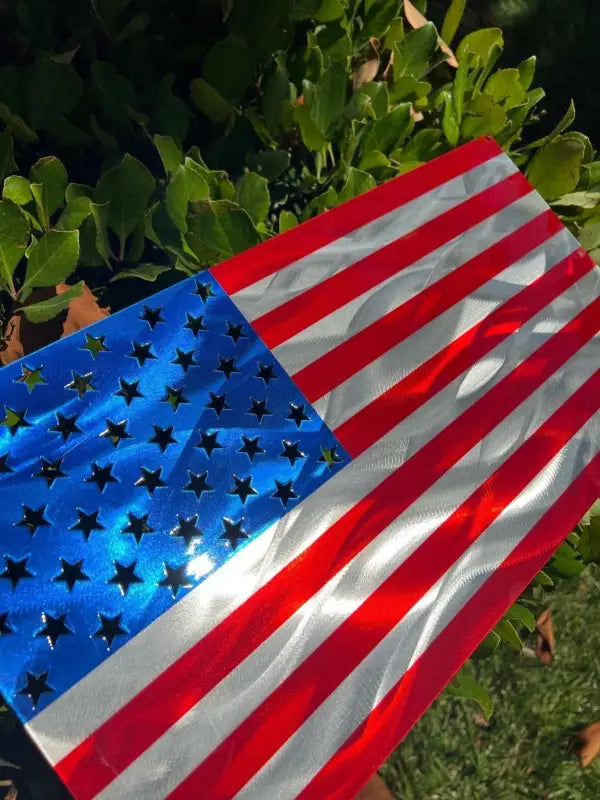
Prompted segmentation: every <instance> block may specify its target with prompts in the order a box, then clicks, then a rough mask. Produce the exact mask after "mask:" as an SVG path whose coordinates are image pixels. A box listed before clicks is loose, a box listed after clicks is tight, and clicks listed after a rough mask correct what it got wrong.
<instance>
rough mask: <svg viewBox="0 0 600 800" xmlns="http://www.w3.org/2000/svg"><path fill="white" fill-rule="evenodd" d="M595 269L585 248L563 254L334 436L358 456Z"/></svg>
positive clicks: (377, 399)
mask: <svg viewBox="0 0 600 800" xmlns="http://www.w3.org/2000/svg"><path fill="white" fill-rule="evenodd" d="M593 267H594V263H593V262H592V260H591V259H590V257H589V256H588V255H587V253H586V252H585V250H583V249H580V250H577V251H576V252H574V253H572V254H571V255H570V256H567V258H565V259H563V260H562V261H560V262H559V263H558V264H556V265H555V266H554V267H553V268H552V269H551V270H549V271H548V272H545V273H544V274H543V275H540V277H539V278H536V280H535V281H533V282H532V283H531V284H529V285H528V286H526V287H525V288H523V289H521V291H520V292H518V293H517V294H516V295H515V296H514V297H511V298H510V299H509V300H507V301H506V302H505V303H503V304H502V305H501V306H499V307H498V308H496V309H495V310H494V311H492V313H491V314H489V315H488V316H487V317H486V318H485V319H483V320H482V321H481V322H478V323H477V324H476V325H473V327H472V328H469V330H467V331H465V332H464V333H463V334H462V335H461V336H459V337H458V338H457V339H455V340H454V341H453V342H451V343H450V344H449V345H447V346H446V347H444V348H443V350H440V351H439V352H438V353H436V354H435V355H434V356H432V357H431V358H429V359H428V360H427V361H425V362H424V363H423V364H421V366H419V367H417V368H416V369H415V370H413V371H412V372H411V373H409V374H408V375H407V376H406V377H405V378H403V379H402V380H400V381H398V383H396V384H394V385H393V386H391V387H390V388H389V389H388V390H387V391H386V392H384V393H383V394H381V395H380V396H379V397H377V398H376V399H375V400H373V402H372V403H369V405H368V406H365V407H364V408H363V409H362V410H361V411H359V412H357V413H356V414H355V415H354V416H353V417H351V418H350V419H349V420H347V421H346V422H344V423H342V424H341V425H340V426H339V427H338V428H336V429H335V431H334V433H335V436H336V438H337V439H338V440H339V441H340V442H341V444H342V445H343V446H344V447H345V448H346V450H347V451H348V452H349V453H350V455H351V456H352V457H353V458H356V456H358V455H360V454H361V453H362V452H363V451H364V450H366V449H367V447H370V446H371V445H372V444H373V443H374V442H376V441H377V440H378V439H380V438H381V437H382V436H383V435H384V434H386V433H387V432H388V431H390V430H391V429H392V428H393V427H395V426H396V425H398V424H399V423H400V422H402V420H403V419H406V417H407V416H408V415H409V414H412V412H413V411H415V410H416V409H417V408H419V406H421V405H423V403H426V402H427V401H428V400H429V399H431V398H432V397H433V396H434V395H435V394H437V393H438V392H440V391H441V390H442V389H443V388H444V387H446V386H448V384H450V383H451V382H452V381H453V380H454V379H455V378H457V377H458V376H459V375H460V374H462V373H463V372H464V371H465V370H467V369H469V367H470V366H472V365H473V364H475V363H476V362H477V361H479V360H480V359H481V358H483V357H484V356H485V355H486V354H487V353H489V352H490V351H491V350H493V348H494V347H496V346H497V345H498V344H500V342H502V341H504V339H506V338H507V337H508V336H510V335H511V334H512V333H514V332H515V331H516V330H518V329H519V328H520V327H521V326H522V325H523V324H524V323H525V322H527V320H529V319H531V318H532V317H533V316H534V315H535V314H537V313H538V312H539V311H541V310H542V308H544V307H545V306H547V305H548V304H549V303H551V302H552V300H554V299H555V298H556V297H557V296H558V295H560V294H562V292H564V291H566V290H567V289H568V288H569V287H570V286H572V285H573V284H574V283H575V282H576V281H578V280H579V279H580V278H582V277H583V276H584V275H585V274H586V273H587V272H589V271H590V270H591V269H592V268H593ZM415 314H418V309H417V310H416V311H415Z"/></svg>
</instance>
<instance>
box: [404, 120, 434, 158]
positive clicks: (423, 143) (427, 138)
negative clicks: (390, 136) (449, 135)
mask: <svg viewBox="0 0 600 800" xmlns="http://www.w3.org/2000/svg"><path fill="white" fill-rule="evenodd" d="M441 139H442V132H441V131H439V130H437V129H435V128H422V129H421V130H420V131H417V133H415V135H414V136H411V137H410V139H409V140H408V142H407V143H406V147H405V148H404V151H403V154H402V157H403V159H404V160H406V161H421V162H423V161H430V160H431V159H432V158H435V157H436V156H437V155H439V154H440V153H441V152H442V144H441Z"/></svg>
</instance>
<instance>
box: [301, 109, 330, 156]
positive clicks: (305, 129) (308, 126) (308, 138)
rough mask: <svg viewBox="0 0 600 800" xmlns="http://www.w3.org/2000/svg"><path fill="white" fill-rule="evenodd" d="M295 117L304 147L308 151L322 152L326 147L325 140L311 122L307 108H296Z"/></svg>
mask: <svg viewBox="0 0 600 800" xmlns="http://www.w3.org/2000/svg"><path fill="white" fill-rule="evenodd" d="M295 115H296V122H297V123H298V127H299V128H300V136H301V137H302V141H303V142H304V145H305V146H306V147H307V148H308V149H309V150H313V151H315V150H316V151H320V150H322V149H323V148H324V147H325V146H326V145H327V140H326V139H325V137H324V136H323V134H322V133H321V131H320V130H319V129H318V128H317V126H316V125H315V123H314V122H313V120H312V117H311V115H310V109H309V108H308V106H305V105H302V106H296V109H295Z"/></svg>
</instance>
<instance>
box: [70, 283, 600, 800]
mask: <svg viewBox="0 0 600 800" xmlns="http://www.w3.org/2000/svg"><path fill="white" fill-rule="evenodd" d="M599 327H600V298H598V299H596V300H594V301H593V302H592V303H591V304H590V305H589V306H588V307H587V308H586V309H584V310H583V311H582V312H581V313H580V314H579V315H578V316H577V317H575V318H574V319H573V320H571V322H569V323H568V324H567V325H565V326H564V327H563V328H562V329H561V330H560V331H559V332H558V333H557V334H555V335H554V336H553V337H551V338H550V339H548V341H547V342H545V343H544V344H543V345H542V346H541V347H540V348H538V350H537V351H536V352H535V353H534V354H533V355H531V356H530V357H529V358H528V359H526V360H525V361H524V362H523V363H522V364H520V365H519V367H517V368H516V369H515V370H513V371H512V372H511V373H510V374H508V375H506V376H505V377H504V378H503V379H502V380H501V381H500V382H499V383H498V384H496V385H495V386H494V387H493V388H492V389H490V390H489V392H488V393H487V394H486V395H484V396H483V397H482V398H480V399H479V400H477V401H476V402H475V403H473V405H472V406H471V407H470V408H468V409H467V410H466V411H465V412H463V414H461V416H460V417H458V418H457V419H456V420H454V421H453V422H452V423H450V424H449V425H448V426H447V427H446V428H445V429H444V430H443V431H441V433H439V434H438V435H437V436H436V437H434V439H432V440H431V441H430V442H429V443H428V444H427V445H425V446H424V447H423V448H422V449H421V450H419V451H418V452H417V453H415V455H414V456H412V457H411V458H410V459H409V460H408V461H406V462H405V463H404V464H403V465H402V466H401V467H399V468H398V469H397V470H396V471H395V472H394V473H392V474H391V475H390V476H388V478H386V479H385V480H384V481H382V483H380V484H379V486H377V487H376V488H375V489H374V490H373V491H372V492H371V493H370V494H369V495H367V497H365V498H364V499H363V500H362V501H361V502H359V503H357V505H355V506H354V507H353V508H351V509H350V510H349V511H348V512H347V513H346V514H345V515H344V516H343V517H341V518H340V519H339V520H338V521H337V522H336V523H335V524H333V525H332V526H331V527H330V528H329V529H328V530H327V531H325V533H323V534H322V535H321V536H320V537H319V539H317V540H316V541H315V542H314V543H313V544H312V545H311V546H310V547H308V548H307V549H306V550H304V552H302V553H301V554H299V555H298V556H297V557H296V558H295V559H294V560H293V561H291V562H290V563H289V564H288V565H287V566H286V567H285V568H284V569H282V570H281V571H280V572H279V573H278V574H277V575H275V576H274V577H273V578H272V579H271V580H270V581H269V582H268V583H266V584H265V585H264V586H262V587H261V588H260V589H259V590H257V591H256V592H255V594H254V595H252V597H250V598H249V599H248V600H247V601H245V602H244V603H243V604H242V605H240V607H239V608H238V609H237V610H236V611H235V612H234V613H233V614H231V615H230V616H228V617H226V618H225V619H224V620H223V621H222V622H221V623H220V624H219V625H217V626H216V627H215V628H213V630H212V631H211V632H210V633H209V634H207V636H205V637H204V638H203V639H202V640H201V641H199V642H197V643H196V644H195V645H194V646H193V647H192V648H190V650H188V652H187V653H186V654H185V655H183V656H182V657H181V658H179V659H178V660H177V661H175V662H174V663H173V664H171V665H170V666H169V667H168V668H167V669H165V671H164V672H163V673H162V674H161V675H159V676H158V677H157V678H156V679H155V680H154V681H152V682H151V683H150V684H148V686H146V687H145V688H144V689H143V690H142V691H141V692H139V694H137V695H136V696H135V697H134V698H132V700H131V701H130V702H129V703H127V704H126V705H125V706H123V708H121V709H120V710H119V711H118V712H117V713H116V714H114V715H113V716H112V717H111V718H110V719H108V720H107V721H106V722H105V723H104V724H103V725H102V726H101V727H100V728H98V729H97V730H96V731H95V732H94V733H93V734H91V735H90V736H89V737H88V738H87V739H85V740H84V741H83V742H81V743H80V744H79V745H77V747H75V748H74V749H73V750H72V751H71V753H69V755H67V756H66V757H65V758H64V759H63V760H62V761H61V762H59V763H58V764H57V765H56V770H57V772H58V773H59V775H60V776H61V777H62V778H63V780H64V781H65V783H67V785H68V786H69V788H70V789H71V791H72V792H73V794H74V795H75V796H76V797H77V798H78V800H90V798H92V797H94V795H95V794H96V793H98V792H99V791H100V790H101V789H103V788H104V787H105V786H106V785H107V784H108V783H110V782H111V781H112V780H113V779H114V777H115V776H116V775H117V774H119V773H120V772H122V771H123V770H124V769H125V768H126V767H127V766H128V765H129V764H130V763H131V762H132V761H133V760H134V759H136V758H137V757H138V756H139V755H140V754H141V753H142V752H144V750H146V749H147V748H148V747H149V746H150V745H151V744H152V743H153V742H154V741H155V740H156V739H158V738H159V736H161V735H162V734H163V733H164V732H165V731H166V730H168V728H170V727H171V725H173V724H174V723H175V722H176V721H177V720H178V719H179V718H180V717H181V716H183V714H185V713H186V712H187V711H189V709H190V708H191V707H192V706H193V705H194V704H195V703H196V702H198V700H200V699H201V698H202V697H203V696H204V695H205V694H206V693H207V692H208V691H210V690H211V689H212V688H213V687H214V686H215V685H216V684H217V683H218V682H219V681H220V680H222V679H223V678H224V677H225V675H227V674H228V673H229V672H231V670H233V669H234V668H235V667H236V666H237V665H238V664H239V663H240V662H241V661H242V660H243V659H244V658H246V657H247V656H248V655H249V654H250V653H251V652H252V651H253V650H255V649H256V647H258V646H259V645H260V644H261V642H263V641H264V640H265V639H266V638H267V636H269V635H270V634H271V633H273V631H275V630H276V629H277V628H278V627H279V626H280V625H281V624H282V623H283V622H285V621H286V620H287V619H289V617H290V616H291V615H292V614H293V613H294V612H295V611H296V610H297V609H298V608H300V607H301V606H302V605H303V604H304V603H305V602H306V601H307V600H308V599H309V598H310V597H312V595H314V594H315V592H317V591H318V590H319V589H320V588H321V587H322V586H323V585H324V584H325V583H326V582H327V581H328V580H329V579H330V578H331V577H332V576H333V575H334V574H335V573H336V572H337V571H339V570H340V569H342V568H343V567H344V566H345V565H346V564H347V563H348V562H349V561H351V560H352V558H354V556H355V555H356V554H357V553H359V552H360V551H361V550H362V549H363V547H365V546H366V545H367V544H368V543H369V542H370V541H371V540H372V539H373V538H374V537H375V536H377V535H378V534H379V533H380V532H381V530H383V528H384V527H385V526H386V525H388V524H389V523H390V522H391V521H392V520H394V519H395V518H396V517H397V516H398V515H399V514H400V513H401V512H402V511H403V510H404V509H405V508H406V507H407V506H409V505H410V504H411V503H412V502H414V501H415V500H416V499H417V498H418V497H419V496H420V495H421V494H422V493H423V492H424V491H425V490H426V489H427V488H428V487H429V486H430V485H431V484H432V483H434V482H435V481H436V480H437V479H438V478H439V477H440V476H441V475H443V474H444V473H445V472H446V471H447V470H448V469H450V468H451V467H452V465H453V464H455V463H456V461H458V460H459V459H460V458H462V456H464V455H465V453H467V452H468V451H469V450H470V449H471V447H473V446H474V445H475V444H476V443H477V442H478V441H479V440H480V439H481V438H482V437H483V436H485V435H486V434H487V433H489V431H490V430H492V429H493V428H494V427H495V426H496V425H497V424H498V423H499V422H500V421H501V420H502V419H504V417H505V416H507V415H508V414H510V413H511V411H513V410H514V409H515V408H516V407H517V406H518V405H519V404H520V403H521V402H522V401H523V400H524V399H525V398H526V397H527V396H528V395H529V394H530V393H531V392H533V391H534V390H535V389H536V388H537V387H538V386H540V385H541V384H542V383H543V382H544V381H545V380H546V379H547V378H548V377H549V376H550V375H552V374H553V373H554V372H555V371H556V370H557V369H559V368H560V367H561V366H562V364H564V363H565V361H567V360H568V359H569V358H570V357H571V356H572V355H573V354H574V353H575V352H576V351H577V350H578V349H579V348H580V347H581V346H582V345H583V344H584V343H585V342H586V341H588V340H589V339H590V338H591V337H592V336H593V335H594V334H595V333H596V332H597V330H598V328H599ZM232 642H234V643H235V647H232V646H224V643H232ZM157 697H160V699H161V701H160V703H157V702H156V698H157Z"/></svg>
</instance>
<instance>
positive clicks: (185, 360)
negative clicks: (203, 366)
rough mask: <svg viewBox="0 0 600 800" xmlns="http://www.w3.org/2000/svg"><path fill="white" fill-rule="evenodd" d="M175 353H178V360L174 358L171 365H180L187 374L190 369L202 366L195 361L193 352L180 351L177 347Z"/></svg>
mask: <svg viewBox="0 0 600 800" xmlns="http://www.w3.org/2000/svg"><path fill="white" fill-rule="evenodd" d="M175 351H176V353H177V358H174V359H173V361H171V364H178V365H179V366H180V367H181V369H182V370H183V371H184V372H186V373H187V371H188V369H189V368H190V367H199V366H200V364H199V363H198V362H197V361H194V351H193V350H180V348H179V347H176V348H175Z"/></svg>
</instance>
